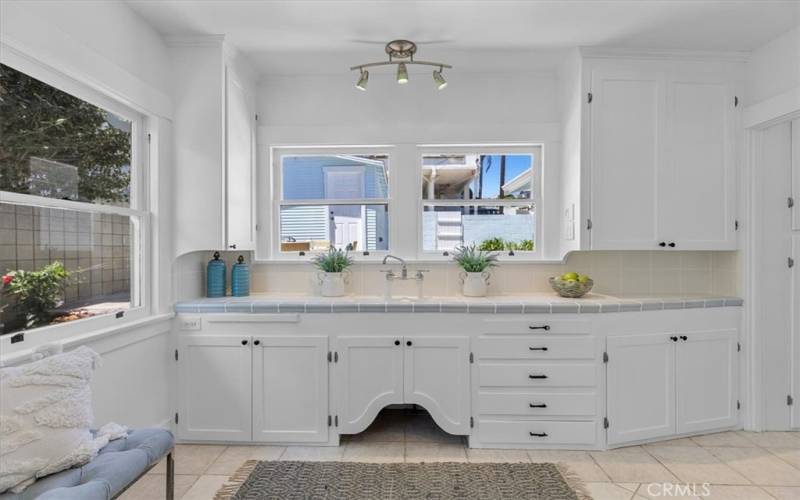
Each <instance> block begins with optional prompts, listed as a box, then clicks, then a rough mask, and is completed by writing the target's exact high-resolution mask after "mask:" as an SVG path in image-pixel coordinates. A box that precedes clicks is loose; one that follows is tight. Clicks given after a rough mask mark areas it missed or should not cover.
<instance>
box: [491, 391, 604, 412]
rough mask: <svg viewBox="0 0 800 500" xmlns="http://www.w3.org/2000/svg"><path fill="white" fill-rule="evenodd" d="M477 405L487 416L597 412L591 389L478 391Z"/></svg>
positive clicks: (595, 398) (595, 397)
mask: <svg viewBox="0 0 800 500" xmlns="http://www.w3.org/2000/svg"><path fill="white" fill-rule="evenodd" d="M478 408H479V412H478V413H481V414H489V415H519V416H528V417H535V416H543V415H565V416H566V415H569V416H594V415H595V413H596V412H597V396H596V395H595V393H593V392H591V393H580V394H559V393H541V392H531V393H522V392H481V393H480V394H478Z"/></svg>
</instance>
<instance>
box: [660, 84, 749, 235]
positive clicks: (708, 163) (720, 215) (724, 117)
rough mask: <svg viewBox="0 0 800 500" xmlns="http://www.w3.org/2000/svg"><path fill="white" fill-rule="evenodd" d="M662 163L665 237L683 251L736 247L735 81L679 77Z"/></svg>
mask: <svg viewBox="0 0 800 500" xmlns="http://www.w3.org/2000/svg"><path fill="white" fill-rule="evenodd" d="M666 102H667V113H666V116H667V119H666V121H667V132H666V137H665V139H666V140H664V144H663V147H664V162H663V163H662V164H661V165H660V166H659V167H660V169H661V170H660V174H659V182H658V187H659V189H658V215H659V217H658V220H659V222H658V228H659V241H667V242H668V243H674V244H675V247H674V248H675V249H677V250H735V249H736V232H735V220H736V215H735V210H736V205H735V201H736V200H735V199H736V169H735V151H734V125H735V122H736V120H735V111H736V108H735V107H734V92H733V87H732V85H730V84H728V83H725V82H719V81H713V80H709V81H703V80H702V79H699V78H680V77H677V76H676V77H673V78H671V79H670V80H669V82H668V84H667V101H666Z"/></svg>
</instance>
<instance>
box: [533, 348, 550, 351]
mask: <svg viewBox="0 0 800 500" xmlns="http://www.w3.org/2000/svg"><path fill="white" fill-rule="evenodd" d="M528 349H529V350H531V351H547V350H548V348H547V347H528Z"/></svg>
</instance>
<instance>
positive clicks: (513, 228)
mask: <svg viewBox="0 0 800 500" xmlns="http://www.w3.org/2000/svg"><path fill="white" fill-rule="evenodd" d="M535 225H536V217H535V212H534V207H533V205H515V206H491V205H481V206H441V205H440V206H433V205H431V206H426V207H425V209H424V211H423V213H422V239H423V249H424V250H425V251H428V252H431V251H443V250H452V249H454V248H456V247H458V246H461V245H472V244H475V245H478V246H479V247H481V248H482V249H484V250H515V251H533V250H535V242H534V234H536V231H535Z"/></svg>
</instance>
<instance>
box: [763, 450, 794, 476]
mask: <svg viewBox="0 0 800 500" xmlns="http://www.w3.org/2000/svg"><path fill="white" fill-rule="evenodd" d="M763 449H764V451H766V452H767V453H769V454H770V455H772V456H773V457H775V458H777V459H778V460H780V461H781V462H783V463H785V464H788V465H789V466H790V467H792V468H794V469H797V470H798V471H800V467H798V466H797V465H795V464H793V463H791V462H789V461H788V460H786V459H785V458H783V457H782V456H780V455H778V454H777V453H775V452H774V451H772V450H773V449H775V448H774V447H773V448H772V449H770V448H763ZM785 449H786V450H795V449H796V448H785ZM798 454H800V450H798Z"/></svg>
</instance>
